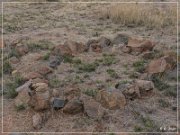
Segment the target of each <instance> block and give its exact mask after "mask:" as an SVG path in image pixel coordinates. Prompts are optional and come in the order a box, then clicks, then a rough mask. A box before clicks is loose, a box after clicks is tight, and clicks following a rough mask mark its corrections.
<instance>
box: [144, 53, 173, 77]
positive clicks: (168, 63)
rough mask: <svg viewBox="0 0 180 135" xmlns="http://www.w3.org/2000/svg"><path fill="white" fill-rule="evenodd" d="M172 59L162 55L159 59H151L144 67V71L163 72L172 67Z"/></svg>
mask: <svg viewBox="0 0 180 135" xmlns="http://www.w3.org/2000/svg"><path fill="white" fill-rule="evenodd" d="M173 66H174V65H173V60H171V58H170V57H168V56H164V57H161V58H159V59H155V60H152V61H151V62H150V63H149V65H148V66H147V68H146V72H147V73H150V74H156V73H163V72H165V71H167V70H171V69H172V68H173Z"/></svg>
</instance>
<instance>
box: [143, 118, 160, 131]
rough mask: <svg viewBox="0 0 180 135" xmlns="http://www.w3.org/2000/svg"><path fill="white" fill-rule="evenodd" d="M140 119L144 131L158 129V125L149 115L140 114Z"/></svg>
mask: <svg viewBox="0 0 180 135" xmlns="http://www.w3.org/2000/svg"><path fill="white" fill-rule="evenodd" d="M141 120H142V122H143V125H144V130H145V131H157V130H158V126H157V125H156V124H155V122H154V121H153V120H151V119H150V118H149V117H143V116H142V117H141Z"/></svg>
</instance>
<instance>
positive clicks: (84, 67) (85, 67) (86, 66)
mask: <svg viewBox="0 0 180 135" xmlns="http://www.w3.org/2000/svg"><path fill="white" fill-rule="evenodd" d="M96 68H97V64H96V63H82V64H81V65H79V66H78V70H79V71H82V72H94V71H95V70H96Z"/></svg>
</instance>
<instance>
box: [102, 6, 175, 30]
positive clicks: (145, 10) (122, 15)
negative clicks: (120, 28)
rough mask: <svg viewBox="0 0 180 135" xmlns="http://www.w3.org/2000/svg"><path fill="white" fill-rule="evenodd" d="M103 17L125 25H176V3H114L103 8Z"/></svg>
mask: <svg viewBox="0 0 180 135" xmlns="http://www.w3.org/2000/svg"><path fill="white" fill-rule="evenodd" d="M102 15H103V17H106V18H110V19H112V20H113V21H114V22H116V23H121V24H122V25H126V26H131V25H133V26H147V27H150V28H158V27H165V26H169V25H173V26H176V21H177V8H176V5H157V4H156V5H154V4H118V5H117V4H116V5H112V6H110V7H109V8H108V9H105V10H103V12H102Z"/></svg>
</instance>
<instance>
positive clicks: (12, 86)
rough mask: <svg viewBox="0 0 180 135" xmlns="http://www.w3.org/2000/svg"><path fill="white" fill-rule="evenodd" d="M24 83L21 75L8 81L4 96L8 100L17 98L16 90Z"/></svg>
mask: <svg viewBox="0 0 180 135" xmlns="http://www.w3.org/2000/svg"><path fill="white" fill-rule="evenodd" d="M23 83H24V81H23V79H22V78H21V77H20V75H16V76H14V77H12V78H11V79H10V80H7V81H6V83H5V89H4V91H3V92H4V94H5V95H6V96H7V97H8V98H15V97H16V96H17V94H18V93H17V92H16V88H17V87H19V86H20V85H22V84H23Z"/></svg>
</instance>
